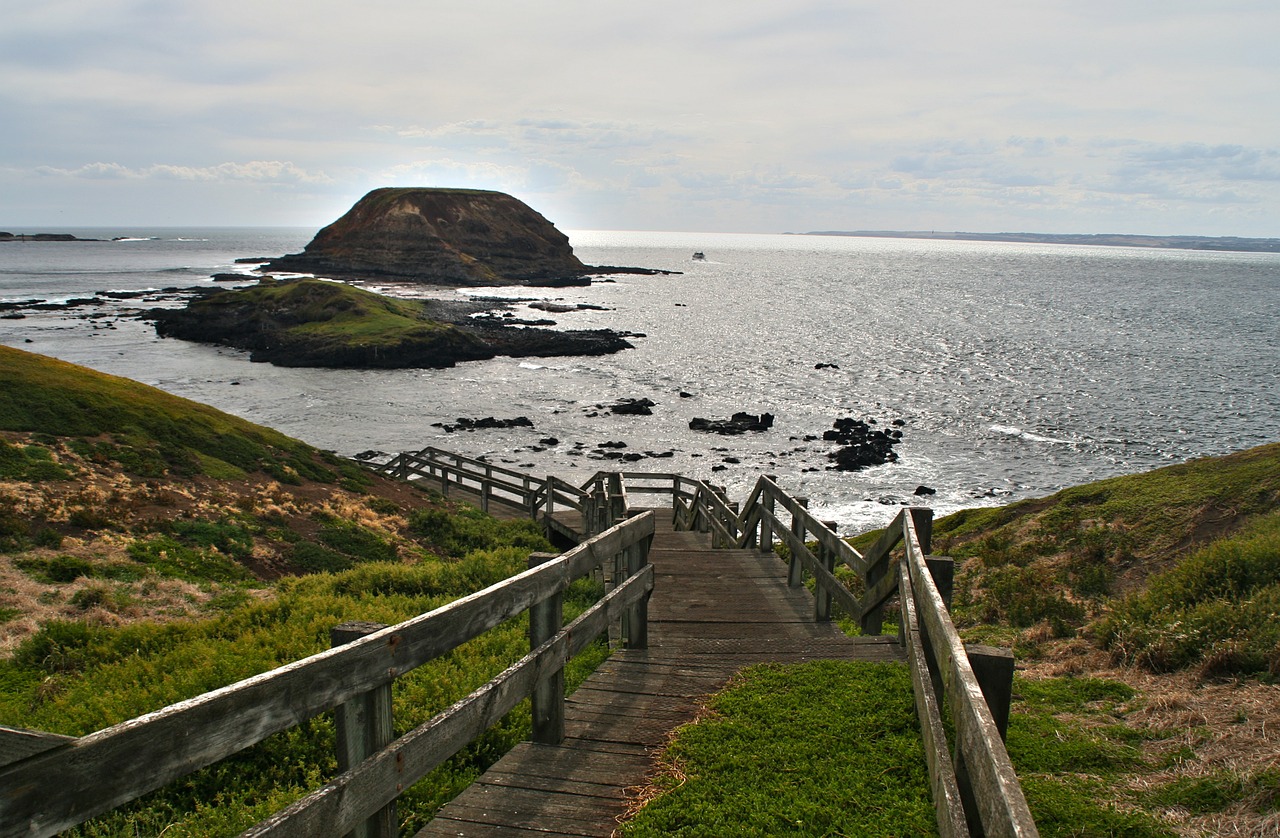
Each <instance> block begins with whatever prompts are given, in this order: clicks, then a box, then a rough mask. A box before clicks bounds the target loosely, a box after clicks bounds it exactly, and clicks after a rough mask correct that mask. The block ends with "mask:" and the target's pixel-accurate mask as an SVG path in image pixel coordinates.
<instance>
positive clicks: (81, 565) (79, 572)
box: [14, 555, 94, 584]
mask: <svg viewBox="0 0 1280 838" xmlns="http://www.w3.org/2000/svg"><path fill="white" fill-rule="evenodd" d="M14 564H15V565H16V566H17V567H18V569H20V570H22V571H23V572H25V573H26V574H27V575H28V576H30V577H31V578H33V579H35V580H36V581H38V582H45V583H53V584H65V583H67V582H74V581H75V580H77V579H79V578H80V577H82V576H93V575H94V571H93V565H91V564H90V563H89V562H88V561H86V560H85V559H81V558H78V557H76V556H66V555H61V556H54V557H53V558H52V559H19V560H18V561H16V562H14Z"/></svg>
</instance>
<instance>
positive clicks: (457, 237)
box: [259, 187, 670, 287]
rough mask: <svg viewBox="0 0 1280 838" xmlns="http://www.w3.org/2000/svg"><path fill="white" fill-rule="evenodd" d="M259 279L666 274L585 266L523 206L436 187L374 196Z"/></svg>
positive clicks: (524, 281)
mask: <svg viewBox="0 0 1280 838" xmlns="http://www.w3.org/2000/svg"><path fill="white" fill-rule="evenodd" d="M259 270H262V271H267V272H294V273H309V274H315V275H318V276H325V277H331V278H335V279H365V280H368V279H373V280H400V281H407V282H416V283H422V284H428V285H446V286H454V287H460V286H478V285H544V286H547V285H549V286H560V285H587V284H590V279H589V276H590V275H592V274H600V273H639V274H659V273H670V272H669V271H657V270H650V269H646V268H616V267H591V266H588V265H584V264H583V263H582V261H581V260H580V259H578V257H577V256H575V255H574V253H573V248H572V247H571V246H570V245H569V238H568V236H566V235H565V234H564V233H562V232H560V231H559V230H557V229H556V227H555V225H553V224H552V223H551V222H550V221H548V220H547V219H546V218H544V217H543V216H542V215H541V214H540V213H538V212H537V211H535V210H534V209H533V208H531V207H530V206H529V205H527V204H525V203H524V202H523V201H520V200H519V199H517V198H514V197H512V196H511V195H507V194H505V193H502V192H491V191H488V190H482V189H443V188H434V187H396V188H390V187H389V188H383V189H375V190H373V191H372V192H370V193H369V194H367V195H365V196H364V197H363V198H361V199H360V200H359V201H357V202H356V204H355V205H354V206H353V207H352V208H351V209H350V210H348V211H347V213H346V214H345V215H343V216H342V217H341V218H339V219H338V220H337V221H335V222H333V223H332V224H330V225H329V226H328V227H325V228H324V229H322V230H321V231H320V232H319V233H317V234H316V236H315V238H314V239H312V240H311V243H310V244H308V245H307V246H306V247H305V248H304V249H303V251H302V252H301V253H293V254H289V255H287V256H282V257H280V258H278V259H272V260H269V261H267V262H266V263H265V264H264V265H262V266H261V268H260V269H259Z"/></svg>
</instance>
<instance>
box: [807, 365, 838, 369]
mask: <svg viewBox="0 0 1280 838" xmlns="http://www.w3.org/2000/svg"><path fill="white" fill-rule="evenodd" d="M813 368H814V369H815V370H838V369H840V365H839V364H814V365H813Z"/></svg>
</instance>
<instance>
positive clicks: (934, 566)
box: [924, 555, 956, 611]
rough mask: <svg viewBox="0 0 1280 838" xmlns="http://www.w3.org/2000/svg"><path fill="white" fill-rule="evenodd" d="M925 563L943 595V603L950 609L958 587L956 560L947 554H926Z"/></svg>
mask: <svg viewBox="0 0 1280 838" xmlns="http://www.w3.org/2000/svg"><path fill="white" fill-rule="evenodd" d="M924 563H925V565H927V566H928V568H929V575H930V576H932V577H933V584H934V585H936V586H937V588H938V593H939V594H940V595H941V596H942V604H943V605H945V606H947V610H948V611H950V610H951V597H952V594H953V593H954V591H955V587H956V582H955V578H956V563H955V560H954V559H949V558H947V557H946V556H929V555H926V556H925V557H924Z"/></svg>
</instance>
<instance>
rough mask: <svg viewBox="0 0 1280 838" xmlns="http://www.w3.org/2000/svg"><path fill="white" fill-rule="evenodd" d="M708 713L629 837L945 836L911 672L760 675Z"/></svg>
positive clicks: (857, 669)
mask: <svg viewBox="0 0 1280 838" xmlns="http://www.w3.org/2000/svg"><path fill="white" fill-rule="evenodd" d="M708 710H709V714H708V716H707V717H706V718H705V719H703V720H701V721H700V722H698V723H696V724H692V725H688V726H685V727H683V728H681V729H680V730H679V732H678V734H677V735H676V737H675V739H674V741H673V742H672V744H671V745H670V746H669V747H668V749H667V751H666V753H665V759H667V760H669V761H670V762H672V763H674V764H675V765H677V766H678V767H679V772H680V774H679V775H677V774H674V773H668V774H664V775H662V776H660V777H659V778H658V780H657V784H658V786H659V788H661V789H662V794H661V795H660V796H658V797H657V798H656V799H654V800H652V801H651V802H650V803H648V805H646V806H645V807H644V808H643V809H642V810H641V811H640V812H639V814H638V815H637V816H636V817H635V818H634V819H633V820H631V821H629V822H627V823H625V824H624V825H623V826H622V835H624V836H629V838H640V836H659V835H662V836H666V835H679V836H723V835H735V836H752V835H755V836H766V835H768V836H772V835H814V836H822V835H930V834H936V825H935V823H934V813H933V804H932V803H931V802H930V798H929V783H928V776H927V773H926V770H925V760H924V751H923V745H922V743H921V739H920V733H919V729H918V727H917V724H916V721H915V713H914V705H913V702H912V693H911V677H910V674H909V673H908V672H907V669H906V667H905V666H903V665H901V664H887V663H849V662H835V661H824V662H816V663H809V664H802V665H798V666H779V665H773V664H769V665H762V666H757V667H751V668H749V669H747V670H745V671H744V672H743V673H742V674H741V675H740V676H739V677H738V678H737V679H735V681H734V683H733V684H732V685H731V686H730V687H729V688H728V689H726V690H725V691H724V692H723V693H721V694H719V695H717V696H715V697H714V698H713V699H712V700H711V701H710V703H709V705H708Z"/></svg>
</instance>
